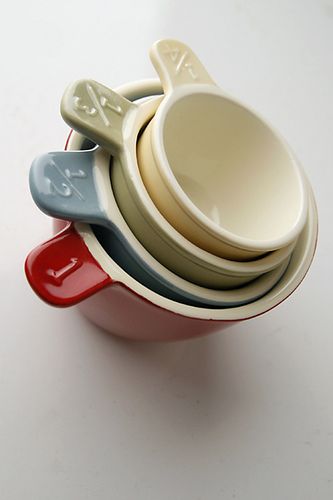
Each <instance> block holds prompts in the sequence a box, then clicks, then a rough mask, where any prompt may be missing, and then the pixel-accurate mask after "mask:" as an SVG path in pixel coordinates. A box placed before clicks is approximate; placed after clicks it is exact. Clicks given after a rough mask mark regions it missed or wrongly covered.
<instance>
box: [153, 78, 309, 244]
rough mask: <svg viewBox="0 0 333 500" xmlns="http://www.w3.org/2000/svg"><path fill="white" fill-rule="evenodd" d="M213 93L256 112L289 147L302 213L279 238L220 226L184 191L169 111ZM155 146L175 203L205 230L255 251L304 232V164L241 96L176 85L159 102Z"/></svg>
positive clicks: (157, 162)
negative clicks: (172, 149) (170, 149)
mask: <svg viewBox="0 0 333 500" xmlns="http://www.w3.org/2000/svg"><path fill="white" fill-rule="evenodd" d="M196 93H197V94H209V95H213V96H217V97H221V98H223V99H225V100H227V101H229V102H231V103H233V104H235V105H236V106H237V107H239V108H241V109H242V110H243V111H244V112H246V113H247V114H250V115H252V116H253V117H254V118H255V119H256V120H258V121H259V122H260V123H261V124H262V125H264V126H265V127H266V128H267V129H268V130H269V131H270V132H271V133H272V134H273V135H274V137H275V138H276V139H277V141H278V142H279V144H280V147H281V148H283V149H284V150H285V151H286V154H287V156H288V157H289V159H290V165H291V167H292V169H293V172H294V174H295V179H297V184H298V188H299V192H300V201H301V210H300V211H299V213H298V217H297V219H296V222H295V223H294V225H293V226H292V227H291V228H290V230H289V231H288V232H287V233H286V234H285V235H283V236H280V237H279V238H275V239H273V240H254V239H251V238H246V237H243V236H241V235H237V234H235V233H233V232H231V231H229V230H227V229H225V228H223V227H222V226H219V225H218V224H217V223H216V222H214V221H213V220H211V219H210V218H209V217H208V216H207V215H205V214H204V213H203V212H202V211H201V210H200V209H199V208H198V207H197V206H196V205H195V204H194V203H193V201H192V200H191V199H190V197H189V196H188V195H187V194H186V193H185V192H184V190H183V189H182V187H181V186H180V184H179V182H178V181H177V179H176V177H175V175H174V173H173V170H172V168H171V166H170V163H169V161H168V158H167V154H166V150H165V145H164V138H163V131H164V125H165V120H166V117H167V115H168V111H169V110H170V109H171V108H172V107H173V106H174V105H175V104H176V103H177V102H178V101H180V100H182V99H183V98H186V97H188V96H191V95H193V94H196ZM150 133H151V148H152V153H153V157H154V162H155V165H156V167H157V169H158V172H159V174H160V176H161V178H162V179H163V183H164V185H165V187H166V188H167V190H168V192H169V193H170V194H171V196H172V197H173V199H174V201H175V203H176V204H177V205H178V206H179V207H180V208H181V209H182V210H183V211H184V212H185V213H186V214H187V215H188V216H189V217H190V218H191V219H192V221H193V222H194V223H196V224H197V225H198V226H199V227H200V228H201V229H202V230H203V231H205V232H207V233H208V234H210V235H212V236H213V237H215V238H217V239H218V240H220V241H221V242H223V243H226V244H228V245H230V246H233V247H236V248H239V249H242V250H247V251H252V252H267V251H274V250H277V249H281V248H283V247H285V246H287V245H289V244H291V243H292V242H293V241H294V240H295V239H296V238H297V237H298V235H299V234H300V232H301V230H302V228H303V227H304V224H305V220H306V217H307V208H308V207H307V204H308V196H307V192H306V191H307V189H306V182H305V179H304V173H303V169H302V167H301V165H300V164H299V162H298V161H297V159H296V157H295V155H294V153H293V152H292V150H291V148H290V146H289V145H288V143H287V142H286V140H285V139H284V138H283V137H282V136H281V135H280V133H279V132H278V131H277V130H276V129H275V128H274V127H273V126H272V125H271V124H269V123H268V121H267V120H266V119H264V118H263V117H262V116H260V115H259V114H258V113H257V112H256V111H254V110H253V109H251V107H249V106H247V105H245V104H243V103H242V102H241V101H239V100H238V99H235V98H234V97H231V96H229V95H227V94H225V93H224V92H223V91H222V90H221V89H220V88H219V87H215V86H214V85H209V84H195V85H190V86H189V85H182V86H179V87H176V88H175V89H173V90H172V92H169V93H167V94H166V96H165V98H164V99H163V102H162V103H161V105H160V106H159V108H158V110H157V112H156V115H155V117H154V119H153V122H152V126H151V132H150Z"/></svg>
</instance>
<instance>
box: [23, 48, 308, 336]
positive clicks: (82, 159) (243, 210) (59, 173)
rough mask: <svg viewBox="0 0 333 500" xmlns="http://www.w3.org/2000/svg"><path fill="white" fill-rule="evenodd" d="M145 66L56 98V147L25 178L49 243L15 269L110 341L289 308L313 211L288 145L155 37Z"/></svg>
mask: <svg viewBox="0 0 333 500" xmlns="http://www.w3.org/2000/svg"><path fill="white" fill-rule="evenodd" d="M150 57H151V60H152V63H153V65H154V67H155V69H156V71H157V74H158V76H159V80H146V81H137V82H131V83H128V84H125V85H123V86H121V87H120V88H118V89H115V90H112V89H110V88H109V87H107V86H105V85H103V84H101V83H99V82H96V81H94V80H89V79H86V80H78V81H76V82H74V83H72V84H71V85H70V86H69V87H68V88H67V89H66V90H65V92H64V94H63V98H62V101H61V115H62V117H63V119H64V120H65V122H66V123H67V124H68V125H69V126H70V127H71V128H72V131H71V133H70V135H69V138H68V140H67V144H66V149H65V151H58V152H51V153H47V154H44V155H41V156H39V157H38V158H36V159H35V160H34V161H33V163H32V166H31V170H30V190H31V193H32V196H33V199H34V201H35V203H36V204H37V206H38V207H39V208H40V209H41V210H42V211H43V212H45V213H46V214H48V215H50V216H52V217H53V218H54V220H55V222H54V228H55V232H56V234H55V236H53V238H51V239H50V240H48V241H47V242H45V243H43V244H42V245H40V246H38V247H37V248H35V249H34V250H33V251H32V252H31V253H30V254H29V255H28V257H27V259H26V265H25V270H26V275H27V278H28V280H29V282H30V284H31V286H32V288H33V289H34V290H35V291H36V293H37V294H38V295H39V296H40V297H41V298H42V299H43V300H45V301H46V302H48V303H50V304H52V305H56V306H71V305H77V306H78V307H79V308H80V310H81V311H82V312H83V314H85V315H86V316H87V317H88V318H89V319H90V320H92V321H93V322H95V323H96V324H98V325H99V326H101V327H102V328H104V329H107V330H108V331H110V332H112V333H114V334H116V335H120V336H124V337H128V338H133V339H142V340H176V339H184V338H190V337H194V336H198V335H204V334H207V333H210V332H214V331H219V330H221V329H222V328H224V327H225V326H227V325H230V324H232V323H234V322H236V321H240V320H245V319H248V318H251V317H254V316H257V315H260V314H262V313H264V312H266V311H268V310H269V309H271V308H273V307H275V306H276V305H277V304H279V303H280V302H282V301H283V300H284V299H286V298H287V297H288V296H289V295H290V294H291V293H292V292H293V291H294V290H295V289H296V288H297V286H298V285H299V284H300V282H301V281H302V280H303V278H304V276H305V274H306V272H307V270H308V269H309V267H310V264H311V261H312V258H313V255H314V252H315V246H316V240H317V212H316V206H315V201H314V197H313V193H312V190H311V187H310V185H309V182H308V180H307V178H306V176H305V174H304V172H303V170H302V167H301V166H300V165H299V163H298V161H297V159H296V158H295V156H294V154H293V152H292V151H291V150H290V148H289V146H288V145H287V144H286V142H285V141H284V140H283V139H282V138H281V137H280V136H279V134H278V133H277V132H276V131H275V130H274V129H273V128H272V127H271V126H270V125H268V124H267V123H266V122H265V121H264V120H263V119H262V118H261V117H259V116H258V115H257V114H256V113H255V112H254V111H252V110H251V109H249V108H248V107H247V106H245V105H243V104H241V103H240V102H238V101H237V100H236V99H234V98H233V97H231V96H229V95H227V94H226V93H225V92H224V91H223V90H222V89H221V88H220V87H219V86H218V85H217V84H216V83H215V82H214V81H213V80H212V78H211V76H210V75H209V74H208V72H207V71H206V69H205V68H204V66H203V65H202V63H201V62H200V61H199V59H198V58H197V57H196V55H195V54H194V53H193V51H192V50H191V49H190V48H189V47H187V46H186V45H184V44H183V43H181V42H178V41H176V40H160V41H158V42H156V43H155V44H154V45H153V47H152V49H151V52H150Z"/></svg>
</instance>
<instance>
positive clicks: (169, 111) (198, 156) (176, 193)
mask: <svg viewBox="0 0 333 500" xmlns="http://www.w3.org/2000/svg"><path fill="white" fill-rule="evenodd" d="M191 88H192V87H190V86H187V87H186V86H184V87H178V88H176V89H174V90H173V91H172V92H171V93H170V94H169V95H167V97H166V98H165V100H164V101H163V102H162V104H161V105H160V106H159V109H158V110H157V112H156V115H155V117H154V118H153V119H152V120H151V122H150V123H149V125H148V127H147V128H146V129H145V131H144V132H143V134H142V136H141V138H140V139H139V149H138V158H139V167H140V171H141V174H142V177H143V180H144V183H145V186H146V188H147V190H148V192H149V194H150V196H151V197H152V199H153V200H154V202H155V204H156V205H157V206H158V208H159V210H160V211H161V212H162V214H163V215H164V216H165V217H166V218H167V219H168V221H169V222H170V223H171V224H172V225H173V226H174V227H175V228H176V229H177V230H178V231H180V232H182V233H183V234H184V235H185V236H186V237H187V238H189V239H190V240H191V241H192V242H194V243H196V244H197V245H199V246H201V247H203V248H205V245H206V244H207V245H208V244H209V245H210V243H209V239H210V237H211V236H213V237H215V238H218V239H219V240H221V242H224V243H225V244H227V245H231V247H232V248H231V247H230V248H226V247H221V248H222V250H221V254H220V253H218V252H217V250H216V249H215V248H214V247H209V248H207V249H209V250H210V251H212V252H213V253H217V254H218V255H223V254H224V252H225V253H226V254H227V255H228V257H229V258H232V256H233V253H234V255H235V260H237V258H239V259H240V260H243V259H242V256H241V255H242V254H240V253H239V252H237V249H244V250H247V251H249V252H258V253H259V254H262V253H265V252H268V251H272V250H276V249H279V248H282V247H284V246H286V245H288V244H290V243H291V242H292V241H293V240H294V239H295V238H296V237H297V236H298V234H299V233H300V231H301V229H302V227H303V226H304V223H305V217H306V213H307V193H306V187H305V183H304V177H303V173H302V171H301V168H300V167H299V165H298V163H297V161H296V159H295V157H294V156H293V154H292V153H291V151H290V149H289V147H288V146H287V145H286V143H285V142H284V141H283V139H282V138H281V137H280V136H279V135H278V134H277V133H276V132H275V131H274V130H273V129H272V128H271V127H270V126H268V124H267V123H266V122H265V121H264V120H262V119H261V118H259V117H258V115H257V114H255V113H253V112H252V111H250V110H249V109H248V108H245V107H244V106H243V105H241V104H240V103H238V102H237V101H235V100H234V99H231V98H229V97H226V96H224V95H222V94H221V91H220V90H219V89H218V88H216V90H214V87H213V86H207V85H201V86H200V85H195V91H193V92H195V93H192V94H191V93H189V92H190V90H189V89H191ZM207 88H208V89H209V91H208V90H207ZM150 148H151V152H150V151H149V149H150ZM157 171H158V174H157ZM162 184H164V186H162ZM202 231H203V234H202V235H201V232H202ZM204 232H206V233H207V234H206V239H205V234H204ZM216 245H218V244H217V243H216ZM252 255H254V254H252ZM250 257H251V254H249V256H247V257H246V254H244V259H245V260H246V259H247V258H250Z"/></svg>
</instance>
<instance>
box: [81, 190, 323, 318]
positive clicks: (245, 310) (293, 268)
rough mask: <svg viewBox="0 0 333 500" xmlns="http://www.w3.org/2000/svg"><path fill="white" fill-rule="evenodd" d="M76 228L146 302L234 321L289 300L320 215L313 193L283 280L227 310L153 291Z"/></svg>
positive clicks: (313, 242)
mask: <svg viewBox="0 0 333 500" xmlns="http://www.w3.org/2000/svg"><path fill="white" fill-rule="evenodd" d="M75 228H76V230H77V232H78V233H79V234H80V235H81V237H82V238H83V240H84V242H85V244H86V245H87V247H88V249H89V251H90V252H91V254H92V256H93V257H94V258H95V259H96V261H97V262H98V263H99V264H100V266H101V267H102V268H103V269H104V271H105V272H106V273H107V274H109V276H111V278H112V280H113V281H117V282H120V283H122V284H123V285H125V286H126V287H128V288H129V289H131V290H132V291H133V292H134V293H136V294H138V295H140V296H141V297H143V298H144V299H146V300H149V301H150V302H151V303H153V304H155V305H157V306H159V307H162V308H164V309H167V310H169V311H172V312H174V313H176V314H182V315H184V316H188V317H192V318H201V319H211V320H228V321H233V320H239V319H245V318H250V317H253V316H257V315H259V314H262V313H264V312H265V311H268V310H269V309H271V308H273V307H275V306H276V305H277V304H279V303H280V302H282V301H283V300H284V299H286V298H287V297H288V296H289V295H290V294H291V293H292V292H293V291H294V290H295V288H296V287H297V286H298V285H299V284H300V283H301V281H302V280H303V278H304V276H305V274H306V272H307V271H308V269H309V267H310V265H311V261H312V258H313V255H314V251H315V247H316V240H317V212H316V207H315V203H314V199H313V195H312V192H310V204H309V210H308V218H307V221H306V224H305V227H304V229H303V231H302V233H301V235H300V237H299V239H298V241H297V244H296V247H295V250H294V252H293V254H292V256H291V260H290V263H289V265H288V268H287V270H286V272H285V273H284V275H283V277H282V278H281V279H280V281H279V282H278V283H277V284H276V285H275V286H274V287H273V288H272V289H271V290H270V291H269V292H268V293H267V294H265V295H264V296H263V297H261V298H260V299H258V300H256V301H254V302H252V303H250V304H247V305H244V306H239V307H233V308H226V309H206V308H201V307H193V306H188V305H184V304H180V303H178V302H175V301H172V300H170V299H167V298H165V297H162V296H160V295H158V294H156V293H155V292H152V291H151V290H149V289H148V288H146V287H145V286H143V285H141V284H140V283H139V282H138V281H136V280H134V279H133V278H132V277H131V276H129V275H128V274H127V273H126V272H125V271H124V270H123V269H122V268H121V267H120V266H118V265H117V264H116V263H115V262H114V261H113V260H112V259H111V258H110V257H109V255H108V254H107V253H106V252H105V250H104V249H103V247H102V246H101V245H100V243H99V242H98V240H97V239H96V237H95V235H94V233H93V231H92V229H91V227H90V226H89V225H87V224H82V223H76V224H75Z"/></svg>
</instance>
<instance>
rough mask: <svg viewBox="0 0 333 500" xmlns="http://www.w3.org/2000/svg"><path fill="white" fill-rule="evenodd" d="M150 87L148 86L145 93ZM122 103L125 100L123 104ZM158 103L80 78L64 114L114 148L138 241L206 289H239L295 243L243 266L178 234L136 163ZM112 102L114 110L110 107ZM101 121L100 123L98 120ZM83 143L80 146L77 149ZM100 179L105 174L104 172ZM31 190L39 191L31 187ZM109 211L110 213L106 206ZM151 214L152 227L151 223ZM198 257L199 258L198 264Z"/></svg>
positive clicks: (123, 199) (120, 199) (121, 200)
mask: <svg viewBox="0 0 333 500" xmlns="http://www.w3.org/2000/svg"><path fill="white" fill-rule="evenodd" d="M147 90H148V89H145V93H147ZM92 92H93V93H94V95H98V96H99V97H100V98H101V99H102V98H103V103H104V108H103V113H104V114H105V117H104V119H102V118H100V117H99V115H98V114H96V113H95V109H96V108H94V107H93V102H94V101H93V100H90V107H89V105H88V104H87V102H88V101H87V99H88V97H89V96H90V94H91V93H92ZM78 96H79V97H78ZM78 99H79V101H78ZM105 99H107V103H108V104H109V106H107V105H106V101H105ZM123 101H125V102H124V103H123ZM160 102H161V99H157V100H150V101H148V102H144V103H143V104H141V105H139V106H138V105H137V104H135V103H133V104H132V103H129V101H128V100H125V99H124V98H122V97H120V96H119V95H118V94H117V93H115V92H113V91H111V90H110V89H107V88H106V87H105V86H102V85H101V84H99V83H97V82H93V81H91V80H89V81H88V80H80V81H78V82H75V83H74V84H72V85H71V86H70V87H69V88H68V89H67V91H66V92H65V94H64V97H63V101H62V114H63V116H64V117H65V119H66V121H67V122H69V123H71V124H72V125H73V126H75V128H76V129H78V130H81V131H85V132H86V133H87V134H90V135H89V138H90V139H93V140H95V141H96V140H97V142H98V143H99V144H103V146H105V147H107V148H108V150H111V151H114V154H115V156H114V159H113V168H112V172H111V176H112V187H113V190H114V194H115V197H116V200H117V203H118V205H119V207H120V209H121V211H122V213H123V215H124V217H125V219H126V221H127V222H128V224H129V226H130V228H131V230H132V231H133V232H134V234H135V235H136V237H137V238H138V240H139V241H140V242H141V243H142V244H143V246H145V248H147V250H148V251H149V252H150V253H151V254H152V255H153V256H154V257H155V258H156V259H157V260H158V261H159V262H161V263H162V264H163V265H164V266H165V267H167V268H168V269H170V270H172V271H173V272H175V273H176V274H178V275H179V276H181V277H182V278H184V279H186V280H188V281H191V282H193V283H195V284H197V285H201V286H205V287H207V288H216V289H229V288H235V287H238V286H240V285H242V284H245V283H248V282H249V281H251V280H253V279H255V278H256V277H258V276H260V275H261V274H262V273H264V272H268V271H270V270H272V269H274V268H276V267H278V266H279V265H280V264H282V263H283V262H285V260H286V258H287V257H288V255H289V254H290V252H291V250H292V248H293V245H294V242H293V243H292V244H290V245H289V246H288V247H286V248H284V249H282V250H281V251H277V252H275V253H274V254H273V253H271V254H270V255H267V256H265V257H264V258H262V259H261V260H257V261H255V262H251V263H243V264H242V263H237V262H231V261H228V260H226V259H218V258H215V259H214V256H211V255H210V254H209V253H208V252H205V253H204V252H203V251H201V249H199V248H197V247H195V246H194V245H192V244H191V243H190V242H188V241H187V240H186V239H185V238H184V237H182V236H181V235H179V233H177V231H175V230H174V228H173V227H172V226H171V225H170V224H168V223H167V221H166V220H165V219H164V217H163V216H162V215H161V214H160V213H159V211H158V210H157V208H156V207H155V206H154V204H153V203H152V201H151V199H150V198H149V196H148V194H147V192H146V190H145V189H144V186H143V183H142V180H141V177H140V173H139V170H138V166H137V161H136V144H137V137H138V135H139V133H140V131H141V129H142V128H143V126H144V125H145V123H146V122H147V121H149V120H150V119H151V118H152V116H153V115H154V113H155V111H156V109H157V108H158V105H159V103H160ZM77 103H79V105H78V104H77ZM83 103H85V104H83ZM122 103H123V105H122ZM111 104H112V109H110V106H111ZM78 106H79V107H78ZM117 106H119V107H120V108H121V109H123V110H124V111H123V114H122V115H121V120H120V118H119V116H118V115H119V113H121V112H120V111H119V109H120V108H119V109H118V108H117ZM115 110H117V112H116V111H115ZM106 113H107V114H106ZM114 114H116V115H117V121H116V125H115V126H114V127H113V126H112V127H110V126H109V125H108V123H111V122H112V118H113V116H114ZM103 116H104V115H103ZM97 119H99V122H96V121H95V120H97ZM96 123H97V124H98V123H99V126H97V127H96ZM101 123H102V124H103V127H102V126H101ZM112 123H113V122H112ZM79 147H80V146H76V148H77V149H79ZM104 172H105V170H104ZM134 175H135V177H134ZM100 177H103V174H101V175H100ZM104 181H105V183H104V184H105V185H104V187H103V183H102V182H100V186H101V188H102V187H103V191H104V192H103V193H101V194H100V200H99V203H98V204H96V203H95V207H96V206H97V207H98V205H100V204H102V205H103V206H105V207H107V206H108V198H109V196H110V189H109V179H108V178H106V177H105V176H104ZM43 191H44V189H39V192H43ZM33 192H36V190H35V189H33ZM37 192H38V189H37ZM48 200H49V198H48ZM44 201H45V200H44ZM37 203H39V206H41V208H42V209H43V208H44V209H45V202H44V203H41V200H39V199H37ZM58 204H59V203H58ZM48 208H50V207H48ZM66 208H67V205H66ZM106 212H109V211H108V210H106ZM83 213H84V215H85V219H84V218H83V217H81V220H86V221H88V222H90V221H94V222H97V223H101V224H105V222H106V218H105V216H104V217H100V214H99V216H98V217H96V209H95V210H93V213H91V214H88V213H87V211H86V210H82V214H83ZM53 215H58V216H62V217H65V218H66V213H65V211H64V210H62V213H60V214H58V213H57V212H56V211H54V210H53ZM77 215H78V210H75V209H74V210H72V213H71V214H67V217H68V218H69V219H72V220H78V218H79V219H80V217H78V216H77ZM88 215H89V217H88ZM107 217H108V218H109V219H111V220H112V214H110V213H108V214H107ZM152 218H153V219H154V225H152V224H151V219H152ZM197 257H199V259H200V260H201V262H200V261H199V262H198V259H197ZM198 264H199V265H198Z"/></svg>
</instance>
